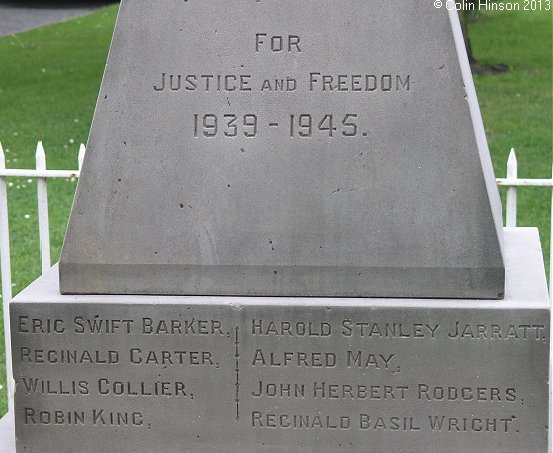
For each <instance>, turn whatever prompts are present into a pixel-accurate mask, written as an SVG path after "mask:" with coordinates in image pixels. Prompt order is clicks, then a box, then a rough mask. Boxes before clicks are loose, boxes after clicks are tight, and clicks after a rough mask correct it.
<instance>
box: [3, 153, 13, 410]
mask: <svg viewBox="0 0 553 453" xmlns="http://www.w3.org/2000/svg"><path fill="white" fill-rule="evenodd" d="M5 168H6V159H5V157H4V150H3V149H2V144H0V169H2V170H4V169H5ZM0 255H1V265H2V310H3V314H4V340H5V345H6V386H7V389H6V390H7V394H8V410H10V411H11V410H13V393H14V385H13V377H12V347H11V335H10V302H11V300H12V272H11V263H10V231H9V222H8V186H7V184H6V178H5V177H4V176H0Z"/></svg>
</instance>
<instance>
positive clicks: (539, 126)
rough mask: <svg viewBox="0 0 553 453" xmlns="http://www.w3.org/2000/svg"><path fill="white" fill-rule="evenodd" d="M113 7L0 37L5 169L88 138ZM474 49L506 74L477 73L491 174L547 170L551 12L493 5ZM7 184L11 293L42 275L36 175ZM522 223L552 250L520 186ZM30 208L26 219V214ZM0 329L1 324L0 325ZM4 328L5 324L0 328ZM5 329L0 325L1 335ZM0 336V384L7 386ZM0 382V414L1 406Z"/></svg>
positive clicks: (64, 202)
mask: <svg viewBox="0 0 553 453" xmlns="http://www.w3.org/2000/svg"><path fill="white" fill-rule="evenodd" d="M115 15H116V7H115V6H113V7H108V8H105V9H103V10H100V11H98V12H96V13H94V14H92V15H90V16H87V17H84V18H79V19H76V20H72V21H69V22H65V23H62V24H58V25H53V26H49V27H44V28H41V29H38V30H34V31H30V32H27V33H22V34H19V35H16V36H8V37H4V38H0V56H1V61H2V65H1V66H0V141H1V142H2V145H3V146H4V149H5V150H6V152H7V150H8V149H9V152H7V154H6V157H7V159H9V162H8V163H7V166H8V167H12V168H23V167H29V168H31V167H34V152H35V147H36V142H37V141H38V140H43V141H44V146H45V148H46V151H47V158H48V161H47V164H48V166H49V168H53V169H54V168H55V169H59V168H71V169H74V168H76V165H77V152H78V146H79V143H81V142H85V141H86V138H87V134H88V129H89V126H90V121H91V119H92V114H93V110H94V105H95V102H96V96H97V93H98V89H99V84H100V80H101V76H102V71H103V67H104V64H105V60H106V54H107V50H108V46H109V41H110V39H111V34H112V30H113V25H114V21H115ZM470 34H471V39H472V41H473V47H474V50H475V54H476V57H477V58H478V59H479V60H480V61H481V63H483V64H499V63H507V64H509V66H510V71H509V72H508V73H506V74H502V75H484V76H477V77H476V78H475V81H476V86H477V91H478V95H479V100H480V104H481V108H482V113H483V116H484V121H485V125H486V129H487V132H488V138H489V142H490V149H491V152H492V157H493V160H494V165H495V170H496V174H497V175H498V176H504V175H505V168H506V161H507V156H508V152H509V149H510V148H511V147H512V146H515V147H516V149H517V155H518V158H519V162H520V171H519V176H521V177H528V178H548V177H550V175H551V149H552V136H551V133H552V132H551V131H552V124H551V111H552V103H551V85H552V62H551V50H552V49H551V14H550V13H526V12H524V13H508V12H505V13H490V14H482V15H479V16H478V18H477V20H476V21H475V22H474V23H471V25H470ZM11 182H12V183H13V186H12V187H11V188H10V190H9V210H10V222H11V223H10V234H11V244H12V268H13V282H14V285H15V286H14V288H13V290H14V294H15V293H17V292H19V291H21V290H22V289H23V288H24V287H25V286H27V285H28V284H29V283H31V282H32V281H33V280H34V279H35V278H36V277H37V276H38V275H39V273H40V256H39V243H38V224H37V212H36V187H35V186H36V183H35V182H31V183H28V182H27V181H26V180H17V179H12V180H11ZM48 188H49V210H50V220H51V239H52V259H53V260H57V258H58V256H59V252H60V247H61V243H62V240H63V234H64V229H65V225H66V222H67V216H68V213H69V209H70V205H71V201H72V198H73V193H74V189H75V182H71V181H65V180H61V181H50V182H49V183H48ZM519 193H520V195H519V224H520V225H529V226H538V227H539V228H540V230H541V232H542V239H543V244H544V248H545V250H546V251H547V250H548V249H549V237H548V231H549V194H548V190H546V189H530V188H525V189H521V190H520V192H519ZM26 216H29V218H26ZM0 329H2V327H1V325H0ZM0 332H1V330H0ZM2 337H3V332H1V333H0V338H2ZM3 367H4V351H3V343H2V345H1V346H0V384H1V385H2V386H3V388H4V389H5V370H4V368H3ZM6 408H7V405H6V395H5V390H0V414H2V413H4V412H5V411H6Z"/></svg>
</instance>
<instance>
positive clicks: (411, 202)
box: [60, 0, 504, 299]
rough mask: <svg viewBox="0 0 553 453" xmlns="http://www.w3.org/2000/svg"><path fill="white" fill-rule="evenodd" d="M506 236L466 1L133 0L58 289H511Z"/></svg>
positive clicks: (265, 292)
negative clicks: (458, 7)
mask: <svg viewBox="0 0 553 453" xmlns="http://www.w3.org/2000/svg"><path fill="white" fill-rule="evenodd" d="M501 243H502V238H501V207H500V203H499V196H498V192H497V188H496V187H495V179H494V174H493V169H492V166H491V162H490V156H489V152H488V148H487V143H486V138H485V134H484V128H483V125H482V119H481V117H480V112H479V108H478V103H477V100H476V95H475V92H474V86H473V81H472V77H471V74H470V68H469V65H468V61H467V57H466V53H465V49H464V43H463V38H462V35H461V29H460V26H459V21H458V17H457V13H456V12H455V11H452V12H449V11H447V10H446V8H442V9H436V8H435V7H434V5H433V4H432V2H431V1H428V0H415V1H414V0H402V1H399V2H398V1H395V2H390V1H388V0H370V1H367V0H351V1H348V2H347V4H344V3H342V2H336V1H331V0H302V1H301V2H298V1H291V0H286V1H279V2H275V1H264V0H263V1H254V0H236V1H233V2H232V3H228V2H210V3H209V4H206V3H205V2H199V1H188V2H186V1H179V2H176V1H174V0H159V1H157V2H156V4H155V7H152V4H151V2H148V1H146V0H132V1H129V0H123V1H122V3H121V11H120V14H119V19H118V21H117V26H116V30H115V34H114V38H113V43H112V47H111V51H110V57H109V60H108V63H107V68H106V72H105V76H104V81H103V83H102V88H101V90H100V95H99V98H98V104H97V108H96V113H95V116H94V121H93V125H92V130H91V133H90V138H89V141H88V151H87V155H86V158H85V161H84V167H83V170H82V174H81V179H80V181H79V185H78V189H77V195H76V198H75V204H74V207H73V211H72V214H71V219H70V222H69V227H68V230H67V236H66V239H65V243H64V247H63V252H62V255H61V262H60V289H61V291H62V293H67V294H72V293H74V294H176V295H178V294H181V295H224V296H227V295H231V296H232V295H240V296H327V297H422V298H432V297H434V298H462V299H467V298H492V299H496V298H501V297H502V296H503V293H504V265H503V258H502V251H501V248H502V245H501Z"/></svg>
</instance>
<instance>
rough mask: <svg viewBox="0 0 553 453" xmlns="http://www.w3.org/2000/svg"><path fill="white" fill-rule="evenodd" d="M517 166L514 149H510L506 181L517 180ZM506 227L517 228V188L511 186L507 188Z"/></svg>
mask: <svg viewBox="0 0 553 453" xmlns="http://www.w3.org/2000/svg"><path fill="white" fill-rule="evenodd" d="M517 177H518V164H517V156H516V153H515V149H514V148H511V152H510V154H509V159H508V160H507V179H517ZM506 226H508V227H516V226H517V188H516V187H515V186H511V187H508V188H507V214H506Z"/></svg>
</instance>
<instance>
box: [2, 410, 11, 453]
mask: <svg viewBox="0 0 553 453" xmlns="http://www.w3.org/2000/svg"><path fill="white" fill-rule="evenodd" d="M0 453H15V423H14V418H13V413H12V412H9V413H8V414H6V415H4V417H2V418H1V419H0Z"/></svg>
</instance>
